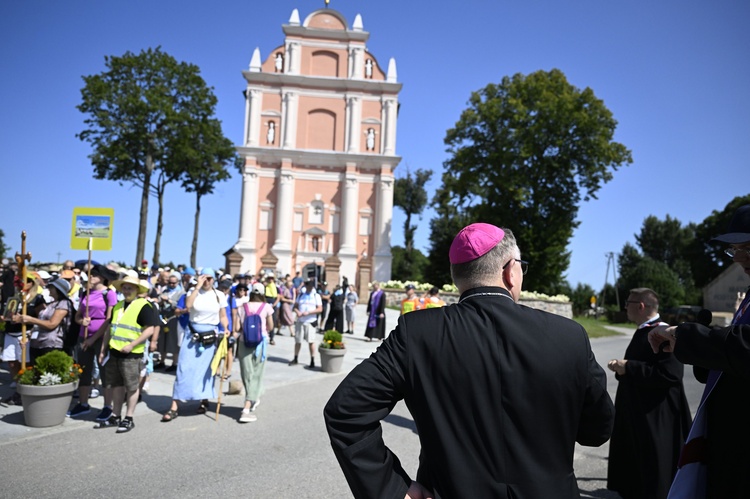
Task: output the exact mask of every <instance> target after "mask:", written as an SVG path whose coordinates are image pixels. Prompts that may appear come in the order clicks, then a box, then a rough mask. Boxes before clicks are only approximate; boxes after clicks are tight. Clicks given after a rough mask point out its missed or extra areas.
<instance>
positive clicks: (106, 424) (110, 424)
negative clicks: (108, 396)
mask: <svg viewBox="0 0 750 499" xmlns="http://www.w3.org/2000/svg"><path fill="white" fill-rule="evenodd" d="M119 424H120V418H118V417H117V416H115V415H114V414H112V415H111V416H110V417H109V419H107V420H106V421H100V422H98V423H96V424H95V425H94V429H96V430H99V429H101V428H115V427H117V426H118V425H119Z"/></svg>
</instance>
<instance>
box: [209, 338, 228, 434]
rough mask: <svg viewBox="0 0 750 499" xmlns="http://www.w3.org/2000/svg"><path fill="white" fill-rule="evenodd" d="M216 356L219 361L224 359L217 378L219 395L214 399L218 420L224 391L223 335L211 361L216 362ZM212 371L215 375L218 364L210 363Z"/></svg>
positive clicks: (225, 355) (224, 346)
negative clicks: (214, 365) (219, 376)
mask: <svg viewBox="0 0 750 499" xmlns="http://www.w3.org/2000/svg"><path fill="white" fill-rule="evenodd" d="M217 357H218V359H219V362H221V361H222V360H223V361H224V366H223V367H222V371H221V372H222V374H221V379H220V380H219V396H218V400H217V401H216V422H217V423H218V422H219V410H220V409H221V393H222V392H223V391H224V376H225V375H226V373H227V336H226V335H223V336H222V338H221V341H220V342H219V346H218V347H217V349H216V356H215V357H214V360H213V362H216V358H217ZM211 371H212V373H213V374H214V375H215V374H216V373H217V372H219V364H218V363H216V367H215V368H214V367H213V365H212V368H211Z"/></svg>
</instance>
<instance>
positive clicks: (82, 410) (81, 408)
mask: <svg viewBox="0 0 750 499" xmlns="http://www.w3.org/2000/svg"><path fill="white" fill-rule="evenodd" d="M90 412H91V406H90V405H88V404H86V405H83V404H76V406H75V407H73V409H72V410H70V411H68V414H67V416H68V417H69V418H77V417H78V416H83V415H85V414H88V413H90Z"/></svg>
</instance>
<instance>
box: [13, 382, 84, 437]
mask: <svg viewBox="0 0 750 499" xmlns="http://www.w3.org/2000/svg"><path fill="white" fill-rule="evenodd" d="M76 386H78V382H77V381H75V382H73V383H65V384H62V385H50V386H36V385H22V384H20V383H19V384H18V387H17V388H16V389H17V390H18V393H19V394H20V395H21V401H22V403H23V419H24V421H25V422H26V426H32V427H34V428H45V427H47V426H56V425H59V424H62V422H63V421H65V415H66V414H67V413H68V408H69V407H70V401H71V400H72V399H73V392H74V391H75V389H76Z"/></svg>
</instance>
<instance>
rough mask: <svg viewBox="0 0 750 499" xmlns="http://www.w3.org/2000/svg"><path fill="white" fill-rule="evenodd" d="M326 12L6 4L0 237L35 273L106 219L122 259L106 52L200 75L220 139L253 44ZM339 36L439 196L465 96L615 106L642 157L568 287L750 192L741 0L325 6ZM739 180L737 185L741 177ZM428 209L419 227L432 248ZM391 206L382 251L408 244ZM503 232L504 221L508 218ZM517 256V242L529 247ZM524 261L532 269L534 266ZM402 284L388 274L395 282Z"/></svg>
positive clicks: (176, 207) (185, 239) (597, 222)
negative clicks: (86, 89)
mask: <svg viewBox="0 0 750 499" xmlns="http://www.w3.org/2000/svg"><path fill="white" fill-rule="evenodd" d="M323 5H324V2H323V1H322V0H321V1H317V2H312V1H300V0H298V1H286V0H277V1H273V2H239V1H219V2H197V1H193V0H183V1H180V2H177V1H173V0H160V1H156V2H154V1H148V2H147V1H142V0H134V1H129V2H100V1H92V0H78V1H72V2H59V1H52V0H35V1H32V2H18V1H7V2H0V70H1V72H2V78H0V110H1V111H0V132H1V133H0V168H1V170H0V171H1V172H2V179H3V180H2V185H3V187H4V189H3V190H4V192H5V196H4V199H5V201H4V203H3V210H2V213H3V216H2V218H1V219H0V229H2V230H3V231H4V232H5V235H6V237H5V242H6V244H8V245H10V246H11V248H12V249H13V250H14V251H15V250H18V249H20V233H21V231H22V230H26V231H27V233H28V241H27V242H28V249H29V250H30V251H31V252H32V253H33V256H34V260H35V261H57V260H58V254H59V255H60V257H59V258H60V259H65V258H73V259H78V258H85V254H86V253H85V251H77V250H71V249H70V232H71V223H72V213H73V208H74V207H77V206H88V207H101V208H114V210H115V217H114V236H113V249H112V251H109V252H99V253H96V252H95V254H94V258H95V259H98V260H104V261H109V260H118V261H125V262H127V263H132V262H133V260H134V258H135V246H136V239H137V226H138V206H139V199H140V191H139V189H138V188H135V187H132V186H129V185H124V186H120V185H118V184H117V183H116V182H109V181H100V180H95V179H93V177H92V172H93V168H92V167H91V164H90V161H89V160H88V155H89V154H90V153H91V150H90V147H89V146H88V144H86V143H83V142H80V141H79V140H78V139H77V138H76V137H75V134H76V133H78V132H80V131H81V130H83V118H84V116H83V115H82V114H81V113H80V112H78V111H77V110H76V107H75V106H76V105H77V104H78V103H79V102H80V89H81V87H82V85H83V81H82V79H81V77H82V76H83V75H89V74H94V73H99V72H101V71H103V70H104V69H105V66H104V56H107V55H115V56H117V55H122V54H123V53H124V52H125V51H128V50H129V51H132V52H140V51H141V50H142V49H145V48H148V47H155V46H159V45H160V46H161V47H162V49H163V50H164V51H165V52H167V53H169V54H171V55H173V56H174V57H175V58H177V59H178V60H182V61H187V62H192V63H194V64H196V65H198V66H199V67H200V68H201V74H202V76H203V78H204V79H205V80H206V82H207V83H208V85H210V86H212V87H213V88H214V92H215V94H216V96H217V97H218V101H219V102H218V106H217V115H218V118H219V119H220V120H221V121H222V124H223V129H224V133H225V135H226V136H227V137H229V138H230V139H231V140H232V141H233V142H235V143H238V142H239V141H240V139H241V136H242V129H243V113H244V101H243V97H242V90H243V89H244V88H245V82H244V79H243V77H242V74H241V71H242V70H243V69H245V68H247V66H248V64H249V62H250V57H251V56H252V52H253V49H254V48H255V47H260V51H261V56H262V58H263V59H264V60H265V58H266V57H267V56H268V54H269V52H270V51H271V50H272V49H273V48H274V47H276V46H278V45H280V44H281V43H282V42H283V32H282V30H281V25H282V24H284V23H286V22H287V21H288V20H289V16H290V14H291V12H292V10H293V9H295V8H297V9H299V12H300V17H301V18H302V19H303V20H304V18H305V17H306V16H307V15H308V14H310V13H311V12H313V11H314V10H316V9H318V8H321V7H323ZM331 8H334V9H336V10H339V11H340V12H341V13H342V14H344V16H345V17H346V18H347V20H348V22H349V24H350V25H351V23H352V22H353V21H354V17H355V15H356V14H357V13H359V14H361V15H362V19H363V23H364V28H365V30H366V31H369V32H370V40H369V42H368V48H369V49H370V50H371V51H372V53H373V54H374V55H375V57H376V58H377V59H378V61H379V63H380V64H381V65H382V66H383V67H387V64H388V60H389V59H390V58H391V57H393V58H395V59H396V63H397V68H398V79H399V81H400V82H402V83H403V85H404V86H403V90H402V92H401V94H400V103H401V109H400V114H399V122H398V133H397V136H398V138H397V154H399V155H400V156H402V158H403V159H402V161H401V164H400V166H399V167H398V168H397V170H396V174H397V176H399V175H403V174H404V172H405V171H406V169H407V168H410V169H412V170H414V169H417V168H423V169H432V170H434V172H435V173H434V174H433V179H432V181H431V182H430V184H429V185H428V190H429V192H430V194H432V193H433V192H434V190H435V188H437V187H438V186H439V185H440V174H441V172H442V163H443V161H444V160H445V159H446V157H447V156H446V153H445V145H444V144H443V139H444V137H445V132H446V130H447V129H449V128H450V127H452V126H453V125H454V124H455V122H456V121H457V120H458V118H459V116H460V113H461V111H462V110H463V109H465V108H466V102H467V100H468V98H469V95H470V93H471V92H472V91H474V90H478V89H480V88H482V87H484V86H485V85H486V84H488V83H490V82H499V81H500V79H501V78H502V77H503V76H506V75H512V74H515V73H519V72H520V73H530V72H532V71H536V70H539V69H543V70H550V69H552V68H559V69H560V70H562V71H563V72H564V73H565V74H566V76H567V77H568V80H569V81H570V83H572V84H573V85H575V86H577V87H579V88H584V87H587V86H588V87H591V88H592V89H593V90H594V93H595V94H596V95H597V96H598V97H599V98H601V99H602V100H603V101H604V103H605V105H606V106H607V107H608V108H609V109H610V110H611V111H612V112H613V114H614V116H615V118H616V119H617V120H618V122H619V125H618V128H617V133H616V140H618V141H619V142H622V143H623V144H625V145H626V146H627V147H628V148H629V149H631V150H632V152H633V159H634V162H633V164H632V165H631V166H629V167H626V168H622V169H620V170H619V171H618V172H616V173H615V177H614V180H612V181H611V182H610V183H608V184H607V185H605V186H604V187H603V188H602V189H601V190H600V191H599V193H598V197H599V199H598V200H593V201H590V202H588V203H584V204H583V205H582V207H581V210H580V212H579V221H580V222H581V225H580V227H579V228H578V229H577V230H576V232H575V235H574V238H573V239H572V241H571V244H570V250H571V251H572V258H571V266H570V268H569V270H568V272H567V277H568V279H569V281H570V282H571V283H572V284H573V285H575V284H576V283H577V282H584V283H589V284H591V285H593V286H594V287H595V288H599V287H601V285H602V284H603V283H604V279H605V270H606V258H605V254H606V253H608V252H610V251H613V252H618V251H619V250H620V249H621V248H622V246H623V244H624V243H626V242H634V234H635V233H637V232H638V231H639V229H640V226H641V223H642V222H643V219H644V218H645V217H646V216H648V215H651V214H653V215H656V216H657V217H660V218H663V217H664V216H665V215H666V214H670V215H671V216H673V217H676V218H678V219H679V220H681V221H683V222H690V221H694V222H700V221H701V220H703V219H704V218H705V217H706V216H707V215H709V214H710V213H711V211H712V210H714V209H722V208H723V207H724V206H725V205H726V204H727V203H728V202H729V201H730V200H731V199H733V198H734V197H735V196H739V195H744V194H747V193H748V192H750V186H749V185H748V182H747V180H746V178H747V172H748V159H747V158H748V153H747V149H746V147H747V144H748V141H749V140H748V139H750V120H748V116H750V92H748V89H750V58H749V57H748V53H750V30H748V29H747V25H748V23H749V22H750V3H748V2H747V1H746V0H736V1H728V0H717V1H714V2H705V1H696V0H679V1H677V0H664V1H659V2H647V1H643V0H636V1H632V2H602V1H594V0H583V1H575V2H574V1H559V0H549V1H547V0H544V1H542V0H538V1H528V2H507V1H492V2H490V1H476V0H468V1H463V2H447V1H442V2H434V1H432V2H427V1H422V0H412V1H409V2H403V1H390V0H383V1H380V2H364V1H358V0H354V1H337V0H332V1H331ZM743 172H744V175H742V173H743ZM240 183H241V180H240V178H239V176H238V175H234V177H233V178H232V179H231V180H230V181H228V182H224V183H222V184H219V185H218V186H217V189H216V194H215V195H214V196H210V197H208V198H204V200H203V203H202V208H203V211H202V216H201V220H200V223H201V227H200V241H199V246H198V263H199V265H204V266H206V265H210V266H213V267H221V266H223V257H222V256H221V255H222V253H223V252H224V251H226V250H227V249H229V248H230V247H231V246H232V245H233V244H234V243H235V242H236V240H237V234H238V228H239V204H240V189H241V186H240ZM150 207H151V209H150V218H149V227H148V235H147V242H146V258H147V259H149V261H150V260H151V256H152V254H153V242H154V237H155V227H156V208H157V205H156V201H155V200H154V199H153V198H152V200H151V204H150ZM194 215H195V208H194V197H193V196H192V195H190V194H186V193H184V192H181V190H180V188H179V186H178V185H172V186H170V187H168V189H167V193H166V205H165V225H164V231H163V238H162V246H161V255H162V260H164V261H168V260H172V261H174V262H178V263H179V262H186V261H188V259H189V256H190V242H191V238H192V228H193V221H194ZM432 216H433V212H432V211H431V210H427V211H425V213H424V216H423V218H422V221H421V222H419V228H418V230H417V234H416V237H417V247H419V248H420V249H422V250H424V251H425V252H426V250H427V249H428V247H429V223H428V221H429V219H430V218H431V217H432ZM403 220H404V217H403V214H402V213H401V212H400V211H399V210H395V216H394V223H393V227H394V230H393V238H392V243H393V244H394V245H396V244H402V242H403V230H402V226H403ZM507 226H509V227H510V228H512V227H513V221H512V220H508V221H507ZM521 250H522V251H523V248H521ZM531 264H532V265H533V264H534V262H531ZM394 277H397V276H394Z"/></svg>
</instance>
